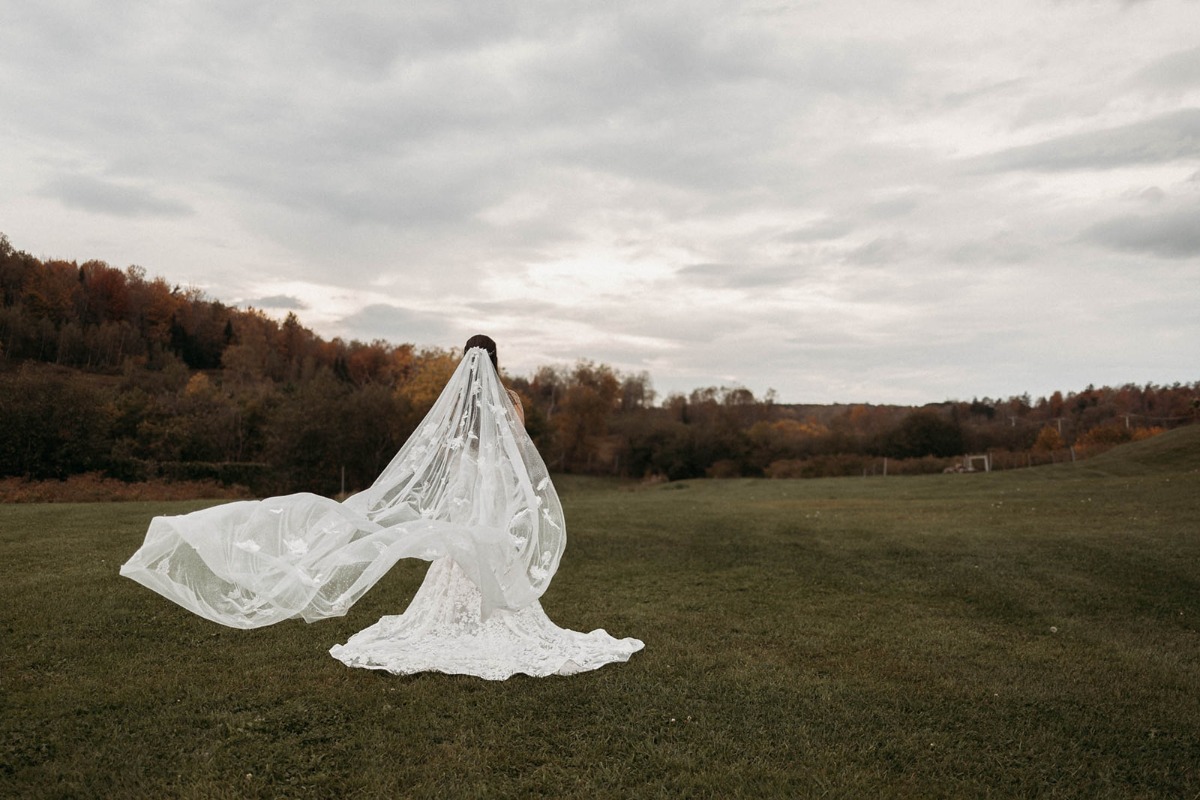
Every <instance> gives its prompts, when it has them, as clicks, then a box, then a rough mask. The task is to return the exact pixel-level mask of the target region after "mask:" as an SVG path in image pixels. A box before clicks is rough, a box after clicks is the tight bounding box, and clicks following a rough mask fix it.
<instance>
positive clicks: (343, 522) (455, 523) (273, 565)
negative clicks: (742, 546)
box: [121, 348, 566, 628]
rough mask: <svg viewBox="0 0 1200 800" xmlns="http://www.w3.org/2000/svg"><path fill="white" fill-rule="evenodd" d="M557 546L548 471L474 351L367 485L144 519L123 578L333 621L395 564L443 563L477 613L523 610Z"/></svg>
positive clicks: (259, 620)
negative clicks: (477, 603) (336, 493)
mask: <svg viewBox="0 0 1200 800" xmlns="http://www.w3.org/2000/svg"><path fill="white" fill-rule="evenodd" d="M565 545H566V526H565V524H564V521H563V513H562V506H561V505H560V504H559V500H558V495H557V493H556V492H555V490H554V485H553V484H552V483H551V481H550V478H549V475H548V473H547V470H546V465H545V463H544V462H543V461H542V458H541V456H540V455H539V454H538V452H537V449H536V448H535V447H534V445H533V442H532V441H531V440H530V438H529V435H528V434H527V433H526V432H525V428H524V426H523V425H522V424H521V423H520V421H519V420H517V419H516V415H515V410H514V408H513V405H512V401H511V400H510V399H509V397H508V394H507V393H506V392H505V390H504V387H503V386H502V385H501V383H500V378H499V376H498V375H497V374H496V370H495V368H494V367H493V366H492V362H491V360H490V359H489V358H488V355H487V353H486V352H485V351H484V350H482V349H480V348H472V349H471V350H469V351H467V353H466V355H464V356H463V358H462V360H461V361H460V362H459V365H458V368H457V369H456V370H455V372H454V375H453V377H452V378H451V379H450V382H449V383H448V384H447V385H446V388H445V389H444V390H443V391H442V394H441V396H440V397H439V398H438V399H437V401H436V402H435V403H434V405H433V408H432V409H430V411H429V414H428V415H426V417H425V419H424V420H423V421H422V422H421V424H420V425H419V426H418V428H417V430H416V431H415V432H414V433H413V435H412V436H411V437H410V438H409V440H408V441H407V442H406V443H405V444H404V446H403V447H402V448H401V449H400V452H399V453H397V454H396V457H395V458H393V459H392V461H391V463H390V464H388V466H387V467H386V468H385V469H384V470H383V472H382V474H380V476H379V477H378V479H376V481H375V483H374V484H372V486H371V487H370V488H368V489H366V490H365V491H363V492H360V493H358V494H355V495H352V496H350V497H348V498H347V499H346V500H345V501H343V502H341V503H339V502H336V501H334V500H331V499H329V498H326V497H321V496H319V495H315V494H309V493H299V494H291V495H285V496H281V497H271V498H267V499H265V500H251V501H243V502H235V503H228V504H225V505H220V506H215V507H213V508H209V509H204V510H201V511H196V512H193V513H191V514H184V515H181V516H162V517H155V518H154V520H153V521H152V522H151V524H150V529H149V531H148V532H147V534H146V539H145V542H144V543H143V545H142V547H141V548H140V549H139V550H138V551H137V552H136V553H134V554H133V556H132V557H131V558H130V559H129V561H128V562H126V563H125V564H124V565H123V566H122V567H121V574H122V575H124V576H126V577H129V578H132V579H133V580H135V581H138V582H139V583H141V584H143V585H145V586H146V587H148V588H150V589H152V590H154V591H156V592H158V593H159V594H161V595H163V596H165V597H167V598H168V599H170V600H173V601H174V602H176V603H178V604H180V605H182V606H183V607H185V608H187V609H189V610H191V611H193V612H195V613H196V614H199V615H200V616H202V617H206V618H207V619H210V620H213V621H214V622H219V623H221V624H223V625H228V626H230V627H235V628H257V627H262V626H264V625H271V624H273V623H276V622H279V621H280V620H284V619H290V618H293V617H302V618H304V619H305V620H307V621H309V622H312V621H314V620H318V619H323V618H326V617H332V616H340V615H342V614H345V613H346V610H347V609H348V608H349V607H350V606H351V605H352V604H353V603H354V602H355V601H356V600H358V598H360V597H361V596H362V595H363V594H364V593H365V592H366V591H367V590H368V589H370V588H371V587H372V586H373V585H374V584H375V583H376V582H377V581H378V580H379V579H380V578H381V577H383V575H384V574H385V573H386V572H387V571H388V570H389V569H390V568H391V567H392V565H394V564H395V563H396V561H398V560H399V559H401V558H420V559H424V560H427V561H433V560H435V559H439V558H443V557H446V556H449V557H450V558H452V559H453V560H454V562H455V563H456V564H457V565H458V566H459V567H460V568H461V569H462V571H463V572H464V573H465V574H466V576H467V577H468V578H470V580H471V581H472V582H473V583H474V584H475V585H476V586H477V587H478V588H479V591H480V594H481V609H482V612H483V614H484V615H485V616H487V615H490V614H491V613H492V612H493V611H495V610H496V609H508V610H518V609H521V608H524V607H526V606H528V605H530V604H531V603H534V602H535V601H536V600H537V599H538V598H539V597H540V596H541V594H542V593H543V592H544V591H545V590H546V588H547V586H549V584H550V579H551V578H552V577H553V576H554V573H555V571H556V570H557V569H558V563H559V559H560V557H561V556H562V552H563V548H564V547H565Z"/></svg>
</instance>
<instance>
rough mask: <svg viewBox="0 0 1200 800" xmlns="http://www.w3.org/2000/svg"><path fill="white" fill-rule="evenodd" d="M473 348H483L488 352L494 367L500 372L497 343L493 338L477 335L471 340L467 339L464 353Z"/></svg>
mask: <svg viewBox="0 0 1200 800" xmlns="http://www.w3.org/2000/svg"><path fill="white" fill-rule="evenodd" d="M472 347H482V348H483V349H484V350H486V351H487V354H488V357H489V358H491V359H492V366H493V367H495V368H496V371H497V372H499V371H500V360H499V359H498V358H496V343H495V342H494V341H493V340H492V337H490V336H484V335H483V334H482V333H477V334H475V335H474V336H472V337H471V338H470V339H467V343H466V344H465V345H463V353H466V352H467V351H468V350H470V349H471V348H472Z"/></svg>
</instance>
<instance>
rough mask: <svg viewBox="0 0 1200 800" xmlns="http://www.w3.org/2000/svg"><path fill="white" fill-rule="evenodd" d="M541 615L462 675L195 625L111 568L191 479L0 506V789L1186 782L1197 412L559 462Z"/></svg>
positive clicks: (783, 788) (328, 629)
mask: <svg viewBox="0 0 1200 800" xmlns="http://www.w3.org/2000/svg"><path fill="white" fill-rule="evenodd" d="M559 485H560V491H561V493H562V496H563V502H564V506H565V508H566V511H567V515H568V517H567V518H568V523H569V526H570V533H571V540H570V543H569V545H568V548H567V553H566V556H565V558H564V561H563V566H562V568H561V569H560V570H559V573H558V576H557V577H556V578H555V582H554V585H553V586H552V587H551V589H550V591H549V592H548V593H547V595H546V597H545V598H544V605H545V607H546V610H547V612H548V613H549V614H550V616H551V617H552V618H553V619H555V620H556V621H557V622H558V623H559V624H561V625H564V626H567V627H572V628H576V629H582V630H591V629H592V628H595V627H605V628H607V629H608V630H609V632H610V633H613V634H615V635H617V636H637V637H639V638H641V639H643V640H645V642H646V649H645V650H644V651H643V652H641V653H638V654H636V655H635V656H634V657H633V658H632V660H631V661H630V662H629V663H628V664H622V665H612V666H608V667H605V668H603V669H601V670H599V671H597V672H593V673H588V674H586V675H581V676H576V677H571V678H549V679H532V678H525V677H517V678H514V679H512V680H509V681H507V682H502V683H490V682H486V681H482V680H478V679H474V678H465V677H456V676H447V675H440V674H424V675H418V676H412V677H395V676H389V675H386V674H380V673H375V672H370V671H366V670H354V669H348V668H346V667H344V666H343V665H342V664H340V663H339V662H337V661H335V660H334V659H332V658H331V657H329V656H328V655H327V654H326V650H327V649H328V648H329V647H330V646H331V645H332V644H334V643H336V642H344V641H345V640H346V638H347V637H348V636H349V635H350V634H351V633H353V632H354V631H356V630H359V629H360V628H363V627H365V626H367V625H369V624H371V623H372V622H374V621H375V620H376V619H377V618H378V617H379V616H381V615H383V614H387V613H397V612H398V611H400V610H401V609H403V608H404V606H405V605H406V603H407V600H408V598H409V597H410V596H411V593H412V592H413V591H414V589H415V588H416V586H417V584H418V583H419V582H420V579H421V575H422V571H423V567H424V565H423V564H420V563H412V564H401V565H400V566H399V567H398V568H397V569H396V570H395V571H394V572H393V573H392V574H390V575H389V576H388V577H387V578H386V579H385V580H384V582H383V583H381V584H380V585H379V586H377V587H376V588H375V589H374V590H373V591H372V592H371V593H369V594H368V595H367V596H366V598H364V599H363V600H362V601H361V602H360V603H359V605H357V606H355V607H354V608H353V609H351V612H350V614H349V615H348V616H346V617H344V618H341V619H337V620H332V621H326V622H320V623H316V624H313V625H306V624H304V623H302V622H291V623H284V624H281V625H278V626H275V627H273V628H266V629H262V630H257V631H248V632H245V631H236V630H230V629H224V628H221V627H219V626H217V625H214V624H212V623H209V622H206V621H205V620H202V619H200V618H198V617H194V616H192V615H190V614H189V613H187V612H185V611H183V610H182V609H179V608H177V607H175V606H173V605H171V604H170V603H168V602H167V601H165V600H163V599H161V598H159V597H158V596H157V595H154V594H152V593H150V592H148V591H147V590H145V589H143V588H142V587H140V586H138V585H137V584H135V583H133V582H132V581H128V580H125V579H122V578H120V577H119V576H118V575H117V568H118V566H119V564H120V563H121V562H122V561H123V560H124V559H125V558H126V557H128V555H129V554H130V553H132V552H133V550H134V549H136V547H137V546H138V545H139V544H140V542H141V539H142V536H143V534H144V532H145V528H146V525H147V522H148V521H149V519H150V517H151V516H152V515H154V514H158V513H164V512H169V513H179V512H182V511H185V510H188V509H191V508H197V507H200V506H201V505H203V504H202V503H117V504H84V505H66V504H55V505H8V506H0V609H3V612H2V613H3V617H2V619H0V630H2V631H3V652H2V654H0V670H2V672H0V676H2V689H0V691H2V692H3V696H2V700H0V702H2V707H0V711H2V716H0V796H3V797H204V798H224V797H228V798H234V797H362V798H367V797H402V796H404V797H407V796H413V797H426V796H443V797H658V796H669V797H689V796H691V797H736V796H760V797H818V796H829V797H922V798H924V797H1032V796H1053V797H1084V798H1102V797H1170V798H1194V797H1200V633H1198V631H1200V426H1193V427H1191V428H1188V429H1184V430H1179V431H1174V432H1171V433H1168V434H1165V435H1163V436H1161V437H1158V438H1156V439H1153V440H1149V441H1146V442H1141V443H1137V444H1135V445H1128V446H1125V447H1122V448H1118V449H1117V450H1114V451H1111V452H1110V453H1108V454H1106V455H1105V456H1102V457H1098V458H1096V459H1094V460H1092V461H1089V462H1084V463H1081V464H1078V465H1059V466H1057V467H1047V468H1039V469H1033V470H1022V471H1014V472H1006V473H992V474H988V475H984V474H976V475H938V476H929V477H911V478H886V479H885V478H873V479H861V478H857V479H849V478H848V479H836V480H812V481H754V480H745V481H711V482H705V481H696V482H686V483H677V484H666V485H663V486H659V487H654V488H648V489H638V490H630V489H629V488H627V487H622V486H619V485H617V484H612V483H605V482H594V481H585V480H570V479H564V480H562V481H561V482H560V484H559Z"/></svg>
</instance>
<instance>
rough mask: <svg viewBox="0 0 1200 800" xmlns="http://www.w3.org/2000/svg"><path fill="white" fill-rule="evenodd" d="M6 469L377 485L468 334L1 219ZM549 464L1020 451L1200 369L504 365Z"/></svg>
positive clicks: (742, 464)
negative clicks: (235, 286) (1143, 380)
mask: <svg viewBox="0 0 1200 800" xmlns="http://www.w3.org/2000/svg"><path fill="white" fill-rule="evenodd" d="M0 292H2V300H3V304H2V306H0V420H2V421H3V424H0V476H5V475H18V476H26V477H29V478H62V477H65V476H68V475H71V474H75V473H80V472H87V471H97V470H102V471H105V472H106V473H108V474H109V475H113V476H116V477H120V478H122V479H125V480H131V481H132V480H145V479H154V478H166V479H185V478H186V479H216V480H220V481H222V482H226V483H242V484H245V485H248V486H250V487H251V488H252V489H254V490H255V491H256V492H275V491H294V490H301V489H305V490H310V491H316V492H321V493H325V494H334V493H337V492H339V491H343V490H353V489H359V488H362V487H364V486H366V485H368V484H369V483H370V482H371V480H372V479H373V478H374V477H375V475H377V474H378V473H379V472H380V470H382V468H383V467H384V466H385V465H386V464H387V462H388V460H389V459H390V458H391V457H392V456H393V455H394V454H395V452H396V451H397V450H398V449H399V447H400V445H401V444H402V443H403V442H404V440H405V439H406V438H407V437H408V435H409V434H410V433H411V432H412V431H413V430H414V429H415V427H416V425H417V424H418V423H419V422H420V420H421V418H422V417H423V416H424V414H425V413H426V412H427V411H428V409H429V408H430V406H431V405H432V403H433V401H434V400H435V399H436V397H437V395H438V394H439V392H440V391H441V389H442V386H443V385H444V384H445V382H446V380H447V379H448V378H449V376H450V374H451V373H452V372H453V370H454V368H455V366H456V364H457V362H458V358H459V351H458V350H457V349H456V348H455V349H438V348H417V347H415V346H413V345H411V344H392V343H389V342H386V341H382V340H376V341H372V342H360V341H349V342H347V341H344V340H342V339H340V338H334V339H332V340H325V339H323V338H322V337H320V336H318V335H316V334H315V333H314V332H313V331H311V330H309V329H308V328H305V327H304V326H303V325H302V324H301V323H300V321H299V319H298V318H297V317H296V315H295V314H293V313H289V314H287V315H286V317H285V318H284V319H283V320H282V321H280V320H277V319H274V318H273V317H271V316H269V315H267V314H265V313H264V312H262V311H260V310H256V309H242V308H237V307H232V306H228V305H225V304H223V303H221V302H219V301H216V300H213V299H211V298H208V297H206V296H205V295H204V294H203V293H202V292H200V291H198V290H196V289H181V288H180V287H178V286H171V285H169V284H168V283H167V282H166V281H164V280H163V279H162V278H151V277H148V276H147V274H146V271H145V270H143V269H142V268H140V267H136V266H131V267H128V268H126V269H123V270H122V269H118V268H116V267H112V266H110V265H108V264H106V263H105V262H103V261H97V260H92V261H87V262H84V263H82V264H80V263H77V262H75V261H62V260H46V261H43V260H40V259H38V258H35V257H33V256H31V255H29V254H28V253H25V252H21V251H18V250H15V249H14V248H13V247H12V246H11V244H10V243H9V241H8V239H7V237H5V236H3V234H0ZM504 380H505V382H506V384H507V385H508V386H510V387H511V388H513V389H515V390H516V391H517V392H518V393H519V394H520V395H521V397H522V401H523V403H524V405H525V409H526V427H527V429H528V430H529V433H530V435H531V436H532V437H533V439H534V441H535V442H536V443H537V445H538V448H539V450H540V452H541V453H542V454H543V456H544V457H545V459H546V461H547V463H548V464H549V465H550V467H551V469H553V470H556V471H563V472H576V473H590V474H602V475H618V476H624V477H633V478H645V477H660V478H665V479H669V480H677V479H682V478H693V477H704V476H711V477H725V476H743V475H744V476H768V477H801V476H825V475H851V474H861V473H862V472H863V471H865V470H867V469H868V468H873V466H872V465H873V463H874V461H876V460H878V459H880V458H885V457H886V458H889V459H891V460H892V470H893V471H932V470H941V469H944V468H945V467H946V466H947V464H948V463H951V462H952V460H953V459H955V458H956V457H959V456H962V455H963V454H965V453H979V452H990V453H992V454H993V460H994V461H996V463H998V464H1001V465H1011V466H1017V465H1023V464H1026V463H1031V462H1030V454H1032V453H1054V452H1057V451H1061V450H1063V449H1064V448H1071V447H1074V448H1079V449H1087V448H1092V449H1095V448H1099V447H1106V446H1111V445H1112V444H1117V443H1120V442H1122V441H1128V440H1130V439H1133V438H1138V437H1141V436H1146V435H1150V434H1152V433H1154V432H1155V431H1157V430H1161V429H1162V428H1164V427H1171V426H1174V425H1179V424H1185V423H1187V422H1189V421H1193V420H1195V419H1196V417H1197V414H1198V412H1200V400H1198V396H1200V382H1197V383H1192V384H1179V383H1176V384H1174V385H1172V386H1157V385H1153V384H1147V385H1144V386H1138V385H1134V384H1126V385H1124V386H1119V387H1101V388H1096V387H1093V386H1089V387H1087V388H1086V389H1084V390H1083V391H1080V392H1070V393H1067V394H1065V395H1064V394H1063V393H1061V392H1055V393H1054V394H1053V395H1051V396H1050V397H1048V398H1046V397H1042V398H1038V399H1036V400H1034V399H1031V398H1030V397H1029V396H1028V395H1022V396H1017V397H1009V398H1007V399H991V398H976V399H973V400H971V401H969V402H967V401H947V402H944V403H936V404H931V405H927V406H924V407H921V408H912V407H904V406H890V405H872V404H847V405H800V404H784V403H777V402H775V401H774V398H773V397H772V396H770V395H768V396H767V397H764V398H757V397H755V396H754V395H753V393H751V392H750V391H749V390H747V389H744V388H740V387H732V388H731V387H707V388H699V389H696V390H694V391H692V392H690V393H688V394H682V393H673V394H670V395H668V396H666V397H665V398H661V399H659V398H658V397H657V396H656V393H655V392H654V390H653V387H652V384H651V380H650V377H649V376H648V375H647V374H646V373H636V374H630V373H622V372H620V371H618V370H614V369H612V368H611V367H609V366H607V365H604V364H597V363H595V362H591V361H580V362H578V363H576V364H574V365H570V366H544V367H541V368H540V369H538V370H536V371H535V372H534V373H533V374H531V375H527V376H519V375H505V376H504Z"/></svg>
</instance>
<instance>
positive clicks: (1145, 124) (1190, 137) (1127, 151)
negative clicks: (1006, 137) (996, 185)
mask: <svg viewBox="0 0 1200 800" xmlns="http://www.w3.org/2000/svg"><path fill="white" fill-rule="evenodd" d="M1196 157H1200V108H1186V109H1181V110H1179V111H1175V112H1172V113H1169V114H1163V115H1160V116H1157V117H1153V118H1151V119H1147V120H1142V121H1140V122H1134V123H1130V124H1128V125H1122V126H1119V127H1115V128H1106V129H1103V130H1092V131H1084V132H1081V133H1076V134H1071V135H1069V136H1060V137H1057V138H1054V139H1049V140H1047V141H1044V142H1038V143H1037V144H1032V145H1025V146H1022V147H1013V148H1009V149H1007V150H1001V151H999V152H997V153H994V154H992V155H990V156H985V157H983V158H981V159H978V160H976V161H975V162H974V164H973V166H975V167H976V168H977V169H979V170H981V171H998V172H999V171H1009V170H1034V171H1058V170H1073V169H1113V168H1116V167H1125V166H1130V165H1134V164H1159V163H1167V162H1171V161H1176V160H1179V159H1187V158H1196Z"/></svg>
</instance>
